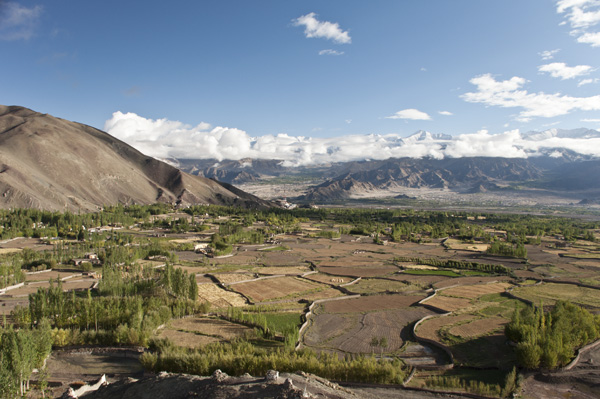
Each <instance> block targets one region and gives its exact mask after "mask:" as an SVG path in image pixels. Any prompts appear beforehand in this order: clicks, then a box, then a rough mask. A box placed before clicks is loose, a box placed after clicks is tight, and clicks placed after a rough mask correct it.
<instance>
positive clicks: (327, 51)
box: [319, 49, 344, 55]
mask: <svg viewBox="0 0 600 399" xmlns="http://www.w3.org/2000/svg"><path fill="white" fill-rule="evenodd" d="M342 54H344V52H343V51H337V50H332V49H326V50H321V51H319V55H342Z"/></svg>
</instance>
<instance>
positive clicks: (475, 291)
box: [442, 283, 510, 299]
mask: <svg viewBox="0 0 600 399" xmlns="http://www.w3.org/2000/svg"><path fill="white" fill-rule="evenodd" d="M508 287H510V284H508V283H490V284H477V285H463V286H460V287H453V288H448V289H446V290H444V291H442V292H443V294H444V295H447V296H457V297H461V298H469V299H474V298H479V297H480V296H483V295H486V294H497V293H500V292H504V291H506V289H507V288H508Z"/></svg>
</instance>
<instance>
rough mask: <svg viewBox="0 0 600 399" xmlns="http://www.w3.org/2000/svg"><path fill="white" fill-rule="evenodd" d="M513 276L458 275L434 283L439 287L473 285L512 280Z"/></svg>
mask: <svg viewBox="0 0 600 399" xmlns="http://www.w3.org/2000/svg"><path fill="white" fill-rule="evenodd" d="M510 280H511V278H510V277H508V276H490V277H486V276H481V277H479V276H477V277H457V278H452V279H446V280H442V281H439V282H438V283H436V284H434V287H435V288H437V289H442V288H447V287H451V286H453V285H472V284H481V283H495V282H501V281H510Z"/></svg>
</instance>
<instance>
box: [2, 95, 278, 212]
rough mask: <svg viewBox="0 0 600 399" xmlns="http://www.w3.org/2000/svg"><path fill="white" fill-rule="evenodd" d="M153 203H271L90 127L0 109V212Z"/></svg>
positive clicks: (16, 108)
mask: <svg viewBox="0 0 600 399" xmlns="http://www.w3.org/2000/svg"><path fill="white" fill-rule="evenodd" d="M154 202H170V203H173V204H178V205H192V204H197V203H206V204H219V205H241V206H249V207H258V206H261V207H266V206H270V203H268V202H266V201H262V200H260V199H259V198H257V197H254V196H252V195H250V194H247V193H243V192H242V191H241V190H240V191H239V192H237V193H233V192H231V191H230V190H228V189H227V188H225V187H224V186H223V185H222V184H220V183H218V182H215V181H213V180H209V179H205V178H201V177H198V176H192V175H189V174H187V173H185V172H183V171H181V170H179V169H177V168H174V167H172V166H170V165H168V164H166V163H164V162H161V161H158V160H156V159H154V158H151V157H148V156H146V155H144V154H142V153H141V152H139V151H138V150H136V149H134V148H133V147H131V146H129V145H128V144H126V143H124V142H123V141H121V140H118V139H116V138H114V137H112V136H110V135H109V134H108V133H105V132H103V131H101V130H98V129H95V128H93V127H91V126H87V125H83V124H80V123H76V122H71V121H67V120H64V119H60V118H56V117H53V116H51V115H48V114H41V113H38V112H35V111H33V110H30V109H28V108H24V107H20V106H0V207H3V208H9V207H33V208H41V209H48V210H64V209H70V210H86V211H87V210H95V209H98V208H100V207H102V206H103V205H108V204H116V203H123V204H133V203H138V204H149V203H154Z"/></svg>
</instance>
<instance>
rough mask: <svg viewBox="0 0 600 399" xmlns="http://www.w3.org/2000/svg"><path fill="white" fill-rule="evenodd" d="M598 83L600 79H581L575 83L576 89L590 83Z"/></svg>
mask: <svg viewBox="0 0 600 399" xmlns="http://www.w3.org/2000/svg"><path fill="white" fill-rule="evenodd" d="M598 82H600V79H598V78H594V79H582V80H580V81H579V83H577V86H578V87H581V86H584V85H589V84H592V83H598Z"/></svg>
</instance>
